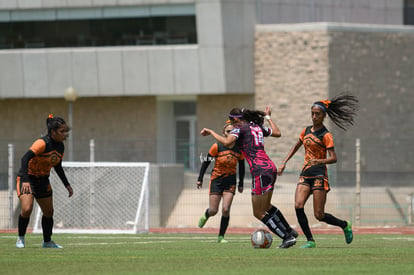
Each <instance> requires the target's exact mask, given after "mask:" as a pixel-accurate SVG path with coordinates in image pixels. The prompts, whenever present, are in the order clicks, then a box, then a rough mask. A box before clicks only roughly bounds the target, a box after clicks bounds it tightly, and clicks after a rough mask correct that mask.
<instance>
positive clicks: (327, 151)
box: [278, 95, 358, 248]
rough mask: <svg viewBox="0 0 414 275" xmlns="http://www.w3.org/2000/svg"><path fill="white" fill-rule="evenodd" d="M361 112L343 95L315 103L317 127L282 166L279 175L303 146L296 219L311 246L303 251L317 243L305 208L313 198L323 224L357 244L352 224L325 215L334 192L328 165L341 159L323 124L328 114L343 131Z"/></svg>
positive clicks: (307, 132)
mask: <svg viewBox="0 0 414 275" xmlns="http://www.w3.org/2000/svg"><path fill="white" fill-rule="evenodd" d="M357 109H358V100H357V99H356V98H355V97H354V96H352V95H339V96H337V97H335V98H333V99H332V100H322V101H317V102H315V103H314V104H313V105H312V107H311V118H312V122H313V124H312V125H310V126H307V127H305V128H304V129H303V130H302V132H301V134H300V136H299V140H298V141H297V143H296V144H295V145H294V146H293V147H292V149H291V150H290V151H289V153H288V154H287V156H286V157H285V159H284V161H283V162H282V164H281V165H280V166H279V170H278V175H282V173H283V171H284V169H285V168H286V163H287V162H288V161H289V159H290V158H291V157H292V156H293V155H294V154H295V153H296V152H297V151H298V149H299V148H300V147H301V146H302V145H303V146H304V148H305V161H304V165H303V168H302V172H301V174H300V176H299V182H298V184H297V187H296V192H295V210H296V216H297V219H298V222H299V225H300V227H301V228H302V231H303V233H304V234H305V236H306V238H307V243H306V244H305V245H303V246H301V248H315V247H316V243H315V240H314V238H313V236H312V233H311V230H310V228H309V224H308V219H307V217H306V214H305V211H304V207H305V203H306V201H307V200H308V198H309V196H310V195H313V211H314V215H315V218H316V219H317V220H319V221H322V222H326V223H328V224H331V225H336V226H339V227H340V228H342V230H343V231H344V234H345V241H346V243H347V244H350V243H351V242H352V240H353V233H352V226H351V222H349V221H345V220H341V219H338V218H336V217H335V216H333V215H332V214H329V213H325V203H326V197H327V193H328V192H329V190H330V187H329V183H328V173H327V168H326V165H327V164H331V163H336V161H337V157H336V153H335V148H334V141H333V137H332V134H331V133H330V132H329V131H328V129H326V127H325V126H324V124H323V121H324V119H325V117H326V114H328V116H329V117H330V118H331V120H332V121H333V122H334V123H335V124H336V125H337V126H338V127H340V128H341V129H343V130H346V128H347V127H348V126H350V125H352V124H353V117H354V115H355V114H356V111H357Z"/></svg>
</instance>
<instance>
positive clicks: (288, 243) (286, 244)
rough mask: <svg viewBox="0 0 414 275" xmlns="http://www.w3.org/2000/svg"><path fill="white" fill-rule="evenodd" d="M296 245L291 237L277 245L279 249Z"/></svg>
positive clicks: (294, 239)
mask: <svg viewBox="0 0 414 275" xmlns="http://www.w3.org/2000/svg"><path fill="white" fill-rule="evenodd" d="M295 244H296V238H295V237H293V235H290V236H289V237H287V238H286V239H284V240H283V242H282V243H281V244H280V245H279V248H289V247H291V246H294V245H295Z"/></svg>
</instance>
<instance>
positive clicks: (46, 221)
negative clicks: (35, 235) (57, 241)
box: [42, 216, 53, 243]
mask: <svg viewBox="0 0 414 275" xmlns="http://www.w3.org/2000/svg"><path fill="white" fill-rule="evenodd" d="M42 229H43V241H44V242H45V243H46V242H50V241H51V240H52V229H53V218H52V217H50V218H48V217H45V216H42Z"/></svg>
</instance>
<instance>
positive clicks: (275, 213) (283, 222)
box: [267, 205, 292, 233]
mask: <svg viewBox="0 0 414 275" xmlns="http://www.w3.org/2000/svg"><path fill="white" fill-rule="evenodd" d="M267 212H268V213H269V215H270V216H274V217H275V219H276V221H277V222H278V225H279V227H282V228H284V229H285V230H286V232H288V233H290V232H292V228H291V227H290V224H289V223H288V222H287V221H286V219H285V217H284V216H283V214H282V212H281V211H280V210H279V209H278V208H277V207H276V206H274V205H272V208H270V210H269V211H267Z"/></svg>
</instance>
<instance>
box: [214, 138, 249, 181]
mask: <svg viewBox="0 0 414 275" xmlns="http://www.w3.org/2000/svg"><path fill="white" fill-rule="evenodd" d="M208 153H209V154H210V155H211V156H212V157H214V158H215V164H214V168H213V170H212V172H211V178H210V180H214V179H216V178H221V177H227V176H230V175H236V172H237V163H238V161H239V160H243V159H244V156H243V155H242V153H241V151H240V150H239V149H238V148H237V147H236V146H234V147H233V148H227V147H226V146H224V145H222V144H221V143H214V144H213V145H212V146H211V148H210V150H209V152H208Z"/></svg>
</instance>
